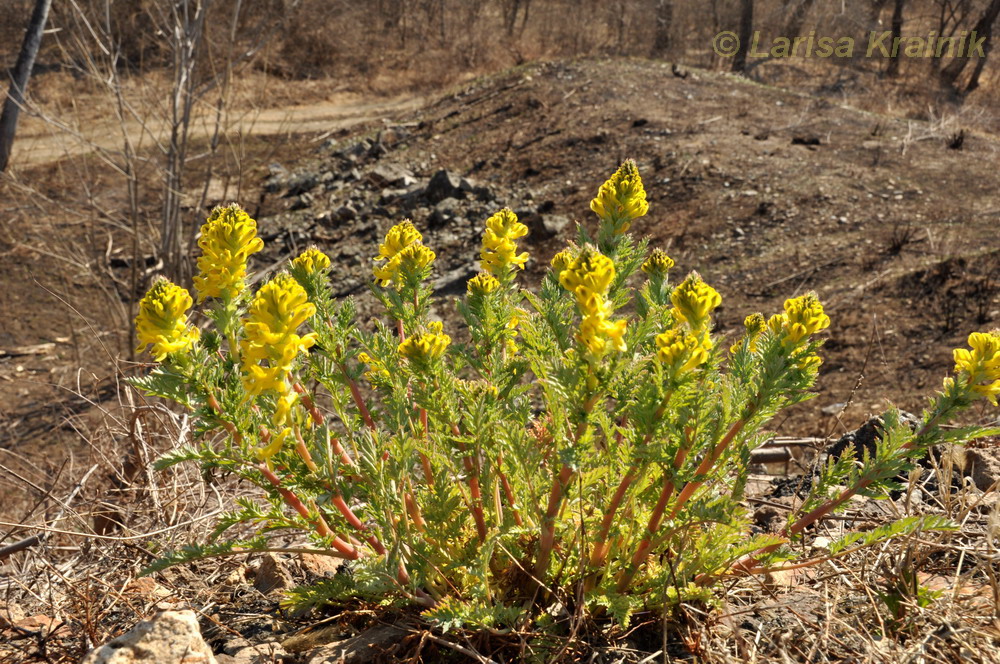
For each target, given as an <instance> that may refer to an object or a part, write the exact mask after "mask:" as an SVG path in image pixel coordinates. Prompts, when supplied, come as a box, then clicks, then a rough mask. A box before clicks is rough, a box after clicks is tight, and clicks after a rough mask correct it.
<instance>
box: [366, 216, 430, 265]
mask: <svg viewBox="0 0 1000 664" xmlns="http://www.w3.org/2000/svg"><path fill="white" fill-rule="evenodd" d="M423 240H424V236H423V235H421V234H420V231H418V230H417V229H416V227H415V226H414V225H413V222H411V221H410V220H409V219H405V220H403V221H402V222H401V223H398V224H396V225H395V226H393V227H392V228H390V229H389V232H388V233H386V235H385V241H384V242H383V243H382V244H380V245H379V246H378V255H379V257H378V258H376V259H375V260H376V261H378V260H382V259H392V257H393V256H395V255H396V254H398V253H399V252H401V251H402V250H403V249H405V248H406V247H408V246H410V245H411V244H415V243H417V242H423Z"/></svg>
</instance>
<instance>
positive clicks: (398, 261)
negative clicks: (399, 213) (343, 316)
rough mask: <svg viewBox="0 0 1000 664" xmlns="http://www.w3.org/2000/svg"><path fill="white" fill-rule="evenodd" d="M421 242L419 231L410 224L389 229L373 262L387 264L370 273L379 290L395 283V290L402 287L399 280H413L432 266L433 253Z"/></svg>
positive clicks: (375, 268)
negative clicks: (408, 278)
mask: <svg viewBox="0 0 1000 664" xmlns="http://www.w3.org/2000/svg"><path fill="white" fill-rule="evenodd" d="M422 241H423V236H422V235H421V234H420V231H418V230H417V229H416V228H415V227H414V226H413V224H412V223H411V222H410V221H409V220H407V221H403V222H402V223H399V224H396V225H395V226H393V227H392V228H390V229H389V232H388V233H387V234H386V236H385V241H384V242H383V243H382V244H380V245H379V247H378V256H377V257H376V258H375V259H374V260H375V262H376V263H380V262H381V261H386V262H385V263H383V264H381V265H376V266H375V267H374V269H373V272H374V274H375V278H376V279H377V280H378V281H379V282H380V285H381V286H388V285H389V284H390V283H395V284H396V285H397V287H398V286H400V285H402V284H401V281H400V277H403V279H406V278H407V277H412V276H413V275H416V274H417V273H418V272H419V271H420V270H422V269H424V268H426V267H427V266H428V265H430V264H431V263H432V262H434V259H435V255H434V252H433V251H431V250H430V249H428V248H427V247H425V246H423V244H421V242H422Z"/></svg>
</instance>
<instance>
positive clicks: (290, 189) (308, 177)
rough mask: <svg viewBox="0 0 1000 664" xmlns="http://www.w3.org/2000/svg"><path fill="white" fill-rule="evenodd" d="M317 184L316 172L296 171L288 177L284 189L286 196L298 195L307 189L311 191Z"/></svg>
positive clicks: (317, 176)
mask: <svg viewBox="0 0 1000 664" xmlns="http://www.w3.org/2000/svg"><path fill="white" fill-rule="evenodd" d="M318 184H319V175H318V174H316V173H298V174H296V175H293V176H292V177H291V178H289V179H288V183H287V185H286V187H287V191H285V196H286V197H291V196H298V195H299V194H304V193H306V192H307V191H311V190H313V189H315V188H316V186H317V185H318Z"/></svg>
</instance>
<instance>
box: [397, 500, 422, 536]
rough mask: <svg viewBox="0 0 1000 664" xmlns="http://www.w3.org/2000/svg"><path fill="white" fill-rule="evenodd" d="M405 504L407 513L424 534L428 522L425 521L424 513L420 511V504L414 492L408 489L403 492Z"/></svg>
mask: <svg viewBox="0 0 1000 664" xmlns="http://www.w3.org/2000/svg"><path fill="white" fill-rule="evenodd" d="M403 504H404V505H405V506H406V513H407V514H408V515H409V516H410V521H412V522H413V525H414V526H415V527H416V529H417V530H419V531H420V532H421V533H422V534H426V532H427V523H426V522H425V521H424V515H423V514H421V512H420V505H418V504H417V501H416V499H415V498H414V497H413V494H412V493H410V492H409V491H407V492H406V493H404V494H403Z"/></svg>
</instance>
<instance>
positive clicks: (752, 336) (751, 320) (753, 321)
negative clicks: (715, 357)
mask: <svg viewBox="0 0 1000 664" xmlns="http://www.w3.org/2000/svg"><path fill="white" fill-rule="evenodd" d="M743 327H744V328H745V329H746V334H745V335H744V338H746V339H749V340H750V351H751V352H753V351H754V350H756V348H757V337H759V336H760V333H761V332H763V331H764V328H765V327H767V321H765V320H764V315H763V314H759V313H755V314H750V315H749V316H747V317H746V318H744V319H743ZM741 345H742V342H741V341H738V342H736V343H735V344H733V345H732V346H730V347H729V352H730V353H735V352H736V351H738V350H739V349H740V346H741Z"/></svg>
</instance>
